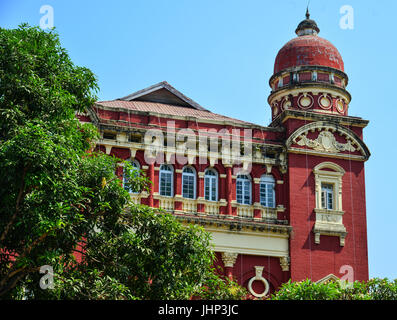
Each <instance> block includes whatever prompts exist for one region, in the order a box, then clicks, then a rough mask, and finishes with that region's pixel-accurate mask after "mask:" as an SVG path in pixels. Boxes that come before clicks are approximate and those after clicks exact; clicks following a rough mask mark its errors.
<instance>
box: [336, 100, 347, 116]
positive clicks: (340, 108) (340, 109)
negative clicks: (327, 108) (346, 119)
mask: <svg viewBox="0 0 397 320" xmlns="http://www.w3.org/2000/svg"><path fill="white" fill-rule="evenodd" d="M336 110H338V112H339V113H343V112H344V111H345V105H344V104H343V101H342V100H341V99H338V100H337V101H336Z"/></svg>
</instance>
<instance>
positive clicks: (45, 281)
mask: <svg viewBox="0 0 397 320" xmlns="http://www.w3.org/2000/svg"><path fill="white" fill-rule="evenodd" d="M40 273H44V276H42V277H41V278H40V288H41V289H43V290H46V289H54V270H53V268H52V267H51V266H48V265H44V266H41V267H40Z"/></svg>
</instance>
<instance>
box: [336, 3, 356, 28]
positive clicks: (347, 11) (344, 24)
mask: <svg viewBox="0 0 397 320" xmlns="http://www.w3.org/2000/svg"><path fill="white" fill-rule="evenodd" d="M339 13H340V14H343V16H342V17H341V18H340V20H339V27H340V28H341V29H343V30H346V29H350V30H353V29H354V10H353V7H352V6H350V5H347V4H345V5H344V6H342V7H340V9H339Z"/></svg>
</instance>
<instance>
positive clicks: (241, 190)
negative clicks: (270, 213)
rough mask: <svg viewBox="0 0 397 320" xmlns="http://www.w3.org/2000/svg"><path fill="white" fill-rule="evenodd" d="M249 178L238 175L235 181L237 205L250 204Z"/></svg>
mask: <svg viewBox="0 0 397 320" xmlns="http://www.w3.org/2000/svg"><path fill="white" fill-rule="evenodd" d="M251 189H252V188H251V178H250V177H249V176H248V175H244V174H241V175H238V176H237V181H236V195H237V203H240V204H251Z"/></svg>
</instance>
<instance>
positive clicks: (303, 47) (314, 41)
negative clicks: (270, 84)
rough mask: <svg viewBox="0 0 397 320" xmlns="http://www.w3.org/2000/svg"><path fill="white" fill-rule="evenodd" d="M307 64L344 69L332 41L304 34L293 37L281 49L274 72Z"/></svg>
mask: <svg viewBox="0 0 397 320" xmlns="http://www.w3.org/2000/svg"><path fill="white" fill-rule="evenodd" d="M307 65H309V66H324V67H331V68H335V69H338V70H340V71H344V66H343V60H342V57H341V55H340V53H339V51H338V50H337V49H336V48H335V47H334V45H333V44H332V43H331V42H329V41H328V40H325V39H324V38H321V37H319V36H317V35H304V36H300V37H296V38H294V39H292V40H291V41H289V42H287V43H286V44H285V45H284V47H282V48H281V49H280V51H279V52H278V54H277V57H276V61H275V62H274V73H278V72H279V71H281V70H284V69H287V68H291V67H297V66H307Z"/></svg>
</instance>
